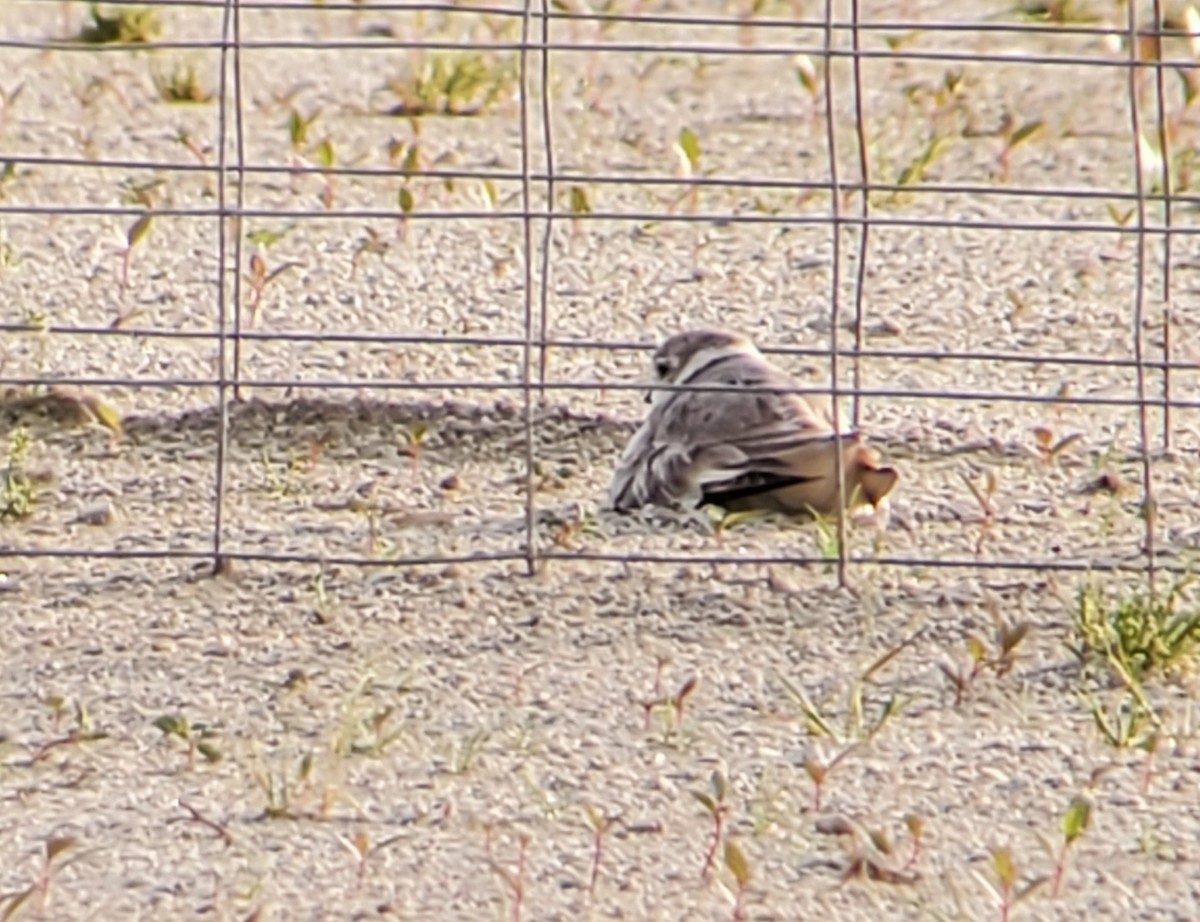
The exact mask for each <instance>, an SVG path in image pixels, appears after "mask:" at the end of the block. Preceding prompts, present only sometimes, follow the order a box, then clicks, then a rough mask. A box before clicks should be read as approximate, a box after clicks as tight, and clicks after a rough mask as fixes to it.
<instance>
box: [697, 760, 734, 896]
mask: <svg viewBox="0 0 1200 922" xmlns="http://www.w3.org/2000/svg"><path fill="white" fill-rule="evenodd" d="M728 795H729V783H728V782H727V781H726V780H725V776H724V775H723V774H722V773H721V772H720V771H719V770H715V771H713V773H712V775H711V776H710V777H709V779H708V789H707V790H704V791H692V797H694V798H695V799H696V802H697V803H699V804H700V806H701V807H703V808H704V812H705V813H707V814H708V817H709V819H711V820H712V838H711V839H710V840H709V844H708V850H707V851H706V852H705V853H704V865H703V866H702V867H701V868H700V877H701V879H702V880H707V879H708V876H709V874H711V873H712V871H713V868H714V867H715V865H716V860H717V849H719V848H720V847H721V842H722V841H723V840H724V838H725V821H726V819H727V817H728V816H729V811H730V809H731V808H730V806H729V803H728V801H727V800H726V798H727V797H728Z"/></svg>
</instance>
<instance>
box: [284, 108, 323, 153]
mask: <svg viewBox="0 0 1200 922" xmlns="http://www.w3.org/2000/svg"><path fill="white" fill-rule="evenodd" d="M321 111H322V110H321V109H319V108H318V109H314V110H313V111H312V112H310V113H309V114H308V115H302V114H301V113H300V111H299V110H298V109H292V110H291V111H290V112H289V113H288V121H287V131H288V140H289V141H290V142H291V145H292V153H293V155H295V156H297V157H298V156H299V155H300V154H301V152H302V151H303V150H304V149H305V148H306V147H308V135H309V132H310V131H311V130H312V126H313V125H315V124H316V123H317V119H319V118H320V117H321Z"/></svg>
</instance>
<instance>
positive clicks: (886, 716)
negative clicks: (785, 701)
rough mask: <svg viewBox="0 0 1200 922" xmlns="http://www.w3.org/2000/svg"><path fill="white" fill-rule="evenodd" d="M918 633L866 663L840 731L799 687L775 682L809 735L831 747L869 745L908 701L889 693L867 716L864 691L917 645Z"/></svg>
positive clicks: (850, 692)
mask: <svg viewBox="0 0 1200 922" xmlns="http://www.w3.org/2000/svg"><path fill="white" fill-rule="evenodd" d="M919 636H920V632H919V631H917V632H914V633H913V634H911V635H910V636H909V637H907V638H906V639H904V640H902V641H900V642H899V643H898V644H896V645H894V646H892V647H891V648H889V649H887V650H885V651H884V652H883V653H882V654H881V655H879V656H877V657H876V658H875V659H874V660H872V661H871V662H870V663H868V665H867V667H866V668H865V669H864V670H862V672H861V673H859V675H858V677H857V678H856V679H855V680H854V683H853V684H852V685H851V686H850V688H849V690H848V692H847V694H846V720H845V723H844V725H843V728H842V729H841V730H838V729H837V728H836V727H835V726H834V725H833V723H832V721H830V720H828V719H826V717H825V716H824V714H822V713H821V711H820V709H819V708H818V707H817V706H816V704H814V703H813V701H812V699H811V698H809V696H808V695H807V694H805V692H804V690H803V689H802V688H800V687H799V686H797V685H795V684H793V683H792V682H790V681H788V679H787V678H785V677H784V676H782V675H779V674H777V675H776V679H777V680H778V681H779V683H780V685H782V686H783V690H784V693H785V694H786V695H787V697H788V698H789V699H790V700H791V702H792V704H793V705H794V706H795V707H796V709H797V710H799V712H800V714H801V716H802V717H803V718H804V721H805V728H806V730H807V732H808V735H809V736H811V737H814V738H820V737H827V738H828V739H830V740H832V741H833V743H834V745H836V746H839V747H846V746H848V745H849V744H850V743H853V742H869V741H870V740H872V739H874V738H875V737H876V736H877V735H878V734H879V732H880V731H881V730H882V729H883V728H884V726H886V725H887V722H888V721H889V720H891V719H892V718H893V717H895V716H896V715H897V714H899V713H900V712H901V711H902V710H903V709H904V708H905V706H906V705H907V704H908V701H907V699H905V698H903V697H901V696H900V695H899V694H898V693H892V694H891V695H890V696H889V697H888V699H887V701H885V702H883V703H882V704H881V705H880V706H879V708H878V710H877V711H876V712H875V714H874V715H869V714H868V713H867V710H868V709H867V704H866V691H867V687H868V685H870V684H871V683H872V682H873V680H874V679H875V677H876V676H877V675H878V674H879V673H880V672H882V671H883V670H884V669H885V668H886V667H887V666H889V665H890V664H891V663H892V662H893V661H894V660H895V659H896V658H897V657H898V656H899V655H900V654H901V653H902V652H904V650H905V649H906V648H907V647H909V646H911V645H912V644H913V643H915V642H916V640H917V638H918V637H919Z"/></svg>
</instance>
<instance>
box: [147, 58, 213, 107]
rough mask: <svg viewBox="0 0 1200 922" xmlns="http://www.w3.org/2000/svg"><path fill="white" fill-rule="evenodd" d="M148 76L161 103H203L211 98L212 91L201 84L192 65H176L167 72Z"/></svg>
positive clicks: (158, 72)
mask: <svg viewBox="0 0 1200 922" xmlns="http://www.w3.org/2000/svg"><path fill="white" fill-rule="evenodd" d="M150 76H151V79H152V80H153V81H154V88H155V89H156V90H157V91H158V95H159V97H160V98H161V99H162V100H163V102H169V103H182V104H188V103H205V102H210V101H211V100H212V98H213V93H212V90H209V89H206V88H205V87H204V85H203V83H201V81H200V75H199V73H198V71H197V70H196V65H194V64H180V63H177V64H176V65H175V66H174V67H172V68H171V69H170V70H168V71H159V70H154V71H152V72H151V75H150Z"/></svg>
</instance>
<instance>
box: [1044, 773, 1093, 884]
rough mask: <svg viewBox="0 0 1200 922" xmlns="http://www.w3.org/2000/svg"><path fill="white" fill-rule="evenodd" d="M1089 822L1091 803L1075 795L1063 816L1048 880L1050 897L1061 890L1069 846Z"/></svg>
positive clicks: (1080, 834)
mask: <svg viewBox="0 0 1200 922" xmlns="http://www.w3.org/2000/svg"><path fill="white" fill-rule="evenodd" d="M1091 821H1092V802H1091V801H1090V800H1088V799H1087V798H1086V797H1084V796H1083V795H1082V794H1077V795H1076V796H1075V797H1073V798H1071V803H1070V806H1068V807H1067V812H1066V813H1065V814H1064V815H1063V821H1062V832H1063V841H1062V845H1061V846H1060V848H1059V851H1058V858H1057V860H1056V861H1055V862H1054V874H1053V876H1052V877H1051V878H1050V895H1051V896H1058V892H1059V890H1060V889H1061V888H1062V882H1063V876H1064V875H1065V874H1066V871H1067V853H1068V852H1069V851H1070V849H1071V846H1072V845H1074V844H1075V843H1076V842H1077V841H1078V840H1079V838H1080V837H1081V836H1082V835H1083V834H1084V833H1085V832H1087V828H1088V826H1089V825H1090V823H1091Z"/></svg>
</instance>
